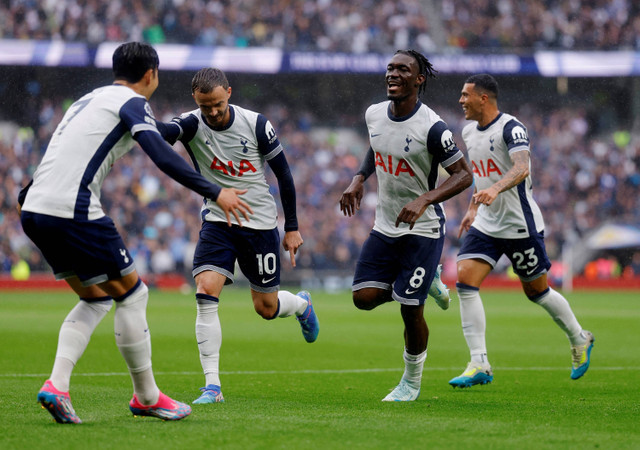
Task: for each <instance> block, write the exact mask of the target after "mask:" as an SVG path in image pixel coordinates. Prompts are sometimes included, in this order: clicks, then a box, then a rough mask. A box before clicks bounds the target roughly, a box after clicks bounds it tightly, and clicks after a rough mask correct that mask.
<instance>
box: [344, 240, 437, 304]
mask: <svg viewBox="0 0 640 450" xmlns="http://www.w3.org/2000/svg"><path fill="white" fill-rule="evenodd" d="M443 245H444V236H443V237H440V238H439V239H432V238H428V237H424V236H417V235H414V234H407V235H404V236H401V237H397V238H391V237H388V236H385V235H384V234H382V233H379V232H377V231H375V230H372V231H371V233H369V237H368V238H367V240H366V241H365V243H364V245H363V246H362V252H361V253H360V258H359V259H358V263H357V264H356V273H355V275H354V277H353V287H352V289H353V290H354V291H358V290H360V289H363V288H369V287H372V288H378V289H384V290H392V289H393V292H392V294H391V295H392V297H393V299H394V300H396V301H397V302H400V303H402V304H404V305H422V304H424V302H425V300H426V299H427V295H428V294H429V287H431V282H432V281H433V277H434V276H435V274H436V270H437V268H438V264H439V263H440V257H441V256H442V247H443Z"/></svg>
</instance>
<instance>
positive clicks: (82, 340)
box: [50, 297, 113, 392]
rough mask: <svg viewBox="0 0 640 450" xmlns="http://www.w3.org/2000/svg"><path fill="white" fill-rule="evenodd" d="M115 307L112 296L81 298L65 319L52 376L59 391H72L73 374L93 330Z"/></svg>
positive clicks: (59, 337) (59, 336)
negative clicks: (100, 298) (85, 299)
mask: <svg viewBox="0 0 640 450" xmlns="http://www.w3.org/2000/svg"><path fill="white" fill-rule="evenodd" d="M112 304H113V301H112V300H111V298H110V297H109V298H108V299H106V298H105V300H99V301H92V302H87V301H84V300H82V299H80V301H79V302H78V304H77V305H76V306H75V307H74V308H73V309H72V310H71V311H70V312H69V314H68V315H67V317H66V318H65V319H64V322H63V323H62V326H61V327H60V334H59V335H58V349H57V351H56V359H55V361H54V363H53V370H52V371H51V377H50V380H51V382H52V383H53V385H54V386H55V388H56V389H58V390H59V391H62V392H68V391H69V381H70V378H71V372H72V371H73V368H74V367H75V365H76V363H77V362H78V360H79V359H80V357H81V356H82V354H83V353H84V351H85V349H86V348H87V345H88V344H89V340H90V339H91V335H92V334H93V331H94V330H95V329H96V327H97V326H98V324H99V323H100V321H101V320H102V319H103V318H104V316H106V315H107V313H108V312H109V310H110V309H111V306H112Z"/></svg>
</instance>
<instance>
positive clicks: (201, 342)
mask: <svg viewBox="0 0 640 450" xmlns="http://www.w3.org/2000/svg"><path fill="white" fill-rule="evenodd" d="M208 340H209V339H205V340H204V341H198V345H200V344H204V343H205V342H207V341H208Z"/></svg>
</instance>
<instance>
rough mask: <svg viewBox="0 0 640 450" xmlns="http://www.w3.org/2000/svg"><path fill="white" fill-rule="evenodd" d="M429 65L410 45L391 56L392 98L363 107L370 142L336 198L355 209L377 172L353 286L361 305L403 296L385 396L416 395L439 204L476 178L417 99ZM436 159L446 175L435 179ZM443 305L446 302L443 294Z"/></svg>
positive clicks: (439, 231)
mask: <svg viewBox="0 0 640 450" xmlns="http://www.w3.org/2000/svg"><path fill="white" fill-rule="evenodd" d="M434 72H435V70H434V69H433V66H432V65H431V63H430V62H429V60H427V58H425V57H424V56H423V55H421V54H420V53H418V52H415V51H413V50H400V51H398V52H396V53H395V55H394V56H393V57H392V58H391V60H390V61H389V64H388V65H387V71H386V75H385V82H386V86H387V98H388V99H389V100H388V101H385V102H382V103H378V104H375V105H372V106H370V107H369V108H368V109H367V111H366V113H365V120H366V123H367V128H368V132H369V143H370V147H369V150H368V152H367V154H366V156H365V159H364V161H363V163H362V165H361V167H360V170H359V171H358V173H356V175H355V176H354V177H353V180H352V182H351V184H350V185H349V187H348V188H347V189H346V190H345V191H344V193H343V194H342V197H341V198H340V210H341V211H342V212H343V214H344V215H346V216H352V215H354V214H355V212H356V210H358V209H360V202H361V201H362V197H363V193H364V182H365V180H366V179H367V178H368V177H369V176H370V175H371V174H372V173H373V172H374V171H375V172H376V176H377V179H378V203H377V205H376V216H375V224H374V226H373V230H372V231H371V233H370V234H369V237H368V239H367V240H366V242H365V243H364V245H363V248H362V252H361V254H360V257H359V259H358V263H357V265H356V272H355V276H354V279H353V288H352V289H353V302H354V304H355V306H356V307H357V308H358V309H363V310H371V309H374V308H376V307H378V306H380V305H381V304H383V303H387V302H391V301H393V300H395V301H396V302H398V303H400V313H401V315H402V319H403V321H404V327H405V328H404V341H405V342H404V343H405V349H404V353H403V359H404V362H405V370H404V374H403V376H402V379H401V380H400V383H399V384H398V386H397V387H396V388H395V389H394V390H393V391H392V392H391V393H390V394H389V395H387V396H386V397H385V398H384V399H383V401H413V400H416V399H417V398H418V396H419V395H420V385H421V382H422V369H423V367H424V361H425V359H426V357H427V341H428V338H429V329H428V327H427V322H426V321H425V319H424V304H425V300H426V298H427V294H429V293H431V292H430V286H431V284H432V281H433V280H434V279H436V277H437V278H438V279H439V276H438V273H439V266H438V263H439V261H440V257H441V255H442V247H443V244H444V233H445V226H444V224H445V214H444V210H443V209H442V206H441V205H440V203H441V202H443V201H445V200H447V199H448V198H451V197H453V196H454V195H457V194H459V193H460V192H462V191H463V190H465V189H466V188H467V187H469V186H470V185H471V182H472V179H473V175H472V173H471V169H470V168H469V166H468V165H467V162H466V161H465V159H464V157H463V155H462V152H461V151H460V150H459V149H458V147H457V146H456V144H455V142H454V141H453V134H452V133H451V131H450V130H449V129H448V128H447V125H446V124H445V123H444V121H443V120H442V119H441V118H440V116H438V114H436V113H435V112H434V111H433V110H432V109H431V108H429V107H428V106H427V105H425V104H424V103H422V102H421V101H420V95H419V94H420V93H421V92H423V91H424V87H425V84H426V82H427V79H428V78H434ZM438 166H442V167H443V168H444V169H445V170H446V171H447V172H448V173H449V175H450V177H449V178H448V179H447V180H445V181H444V182H443V183H442V184H440V185H439V186H438ZM441 307H448V296H447V299H446V304H444V305H441ZM445 309H446V308H445Z"/></svg>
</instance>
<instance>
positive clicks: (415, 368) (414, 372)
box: [402, 348, 427, 389]
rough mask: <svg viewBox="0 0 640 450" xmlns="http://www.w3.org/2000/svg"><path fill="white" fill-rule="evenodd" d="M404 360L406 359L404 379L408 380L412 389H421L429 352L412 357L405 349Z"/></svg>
mask: <svg viewBox="0 0 640 450" xmlns="http://www.w3.org/2000/svg"><path fill="white" fill-rule="evenodd" d="M402 359H404V373H403V374H402V378H404V379H405V380H407V381H408V382H409V385H411V386H412V387H414V388H416V389H419V388H420V384H421V383H422V369H423V368H424V361H425V360H426V359H427V351H426V350H425V351H424V352H422V353H420V354H419V355H410V354H409V353H407V349H406V348H405V349H404V353H403V354H402Z"/></svg>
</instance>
